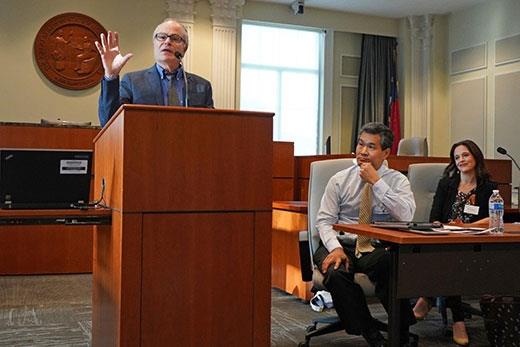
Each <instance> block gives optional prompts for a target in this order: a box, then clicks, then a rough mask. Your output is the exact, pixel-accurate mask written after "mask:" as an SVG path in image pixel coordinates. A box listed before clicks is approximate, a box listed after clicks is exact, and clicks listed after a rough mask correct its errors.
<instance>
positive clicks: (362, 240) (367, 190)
mask: <svg viewBox="0 0 520 347" xmlns="http://www.w3.org/2000/svg"><path fill="white" fill-rule="evenodd" d="M361 194H362V195H361V201H360V203H359V221H358V223H359V224H370V219H371V218H372V185H371V184H370V183H365V187H363V192H362V193H361ZM373 250H374V247H372V244H371V243H370V237H368V236H363V235H358V237H357V241H356V257H357V258H359V257H360V256H361V253H365V252H372V251H373Z"/></svg>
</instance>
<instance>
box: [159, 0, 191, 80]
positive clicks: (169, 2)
mask: <svg viewBox="0 0 520 347" xmlns="http://www.w3.org/2000/svg"><path fill="white" fill-rule="evenodd" d="M194 4H195V0H166V12H167V13H168V18H173V19H175V20H176V21H177V22H179V23H181V24H182V25H184V27H185V28H186V30H187V31H188V38H189V44H188V51H187V52H186V54H185V55H184V58H183V59H182V61H183V63H184V67H185V68H186V71H190V69H191V66H192V59H191V54H190V49H189V46H191V45H192V44H193V42H194V37H193V23H194V16H195V10H194Z"/></svg>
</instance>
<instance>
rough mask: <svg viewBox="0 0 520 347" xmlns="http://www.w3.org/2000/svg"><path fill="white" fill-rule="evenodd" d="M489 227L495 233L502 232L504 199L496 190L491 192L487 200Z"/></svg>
mask: <svg viewBox="0 0 520 347" xmlns="http://www.w3.org/2000/svg"><path fill="white" fill-rule="evenodd" d="M489 227H490V228H495V230H493V232H495V233H503V232H504V199H502V197H501V196H500V194H499V193H498V189H495V190H493V194H492V195H491V197H490V198H489Z"/></svg>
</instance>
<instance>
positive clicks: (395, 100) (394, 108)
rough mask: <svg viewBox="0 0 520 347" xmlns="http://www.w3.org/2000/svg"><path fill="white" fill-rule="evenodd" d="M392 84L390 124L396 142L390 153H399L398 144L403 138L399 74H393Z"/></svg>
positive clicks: (389, 104) (389, 105)
mask: <svg viewBox="0 0 520 347" xmlns="http://www.w3.org/2000/svg"><path fill="white" fill-rule="evenodd" d="M390 84H391V86H390V100H389V103H388V108H389V110H390V112H389V116H388V125H389V128H390V130H392V132H393V133H394V143H393V144H392V150H391V152H390V153H391V154H397V146H398V145H399V140H400V139H401V119H400V118H401V116H400V110H399V95H398V85H397V76H395V75H394V76H392V79H391V81H390Z"/></svg>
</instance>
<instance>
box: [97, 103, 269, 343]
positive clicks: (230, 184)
mask: <svg viewBox="0 0 520 347" xmlns="http://www.w3.org/2000/svg"><path fill="white" fill-rule="evenodd" d="M94 141H95V153H96V162H95V194H94V196H100V195H101V187H102V180H104V181H105V185H106V188H105V192H104V199H105V201H106V204H107V205H109V206H110V207H112V208H113V216H112V226H99V227H96V230H95V234H94V265H93V282H94V283H93V312H92V324H93V327H92V342H93V346H125V347H126V346H268V345H269V344H270V307H271V301H270V300H271V292H270V290H271V289H270V277H271V275H270V272H271V267H270V266H271V202H272V198H271V195H272V189H271V186H272V156H273V154H272V114H266V113H258V112H239V111H229V110H206V109H184V108H179V107H162V106H144V105H124V106H122V107H121V108H120V109H119V111H118V112H117V113H116V115H115V116H114V117H113V118H112V119H111V120H110V122H109V124H107V126H105V128H103V129H102V130H101V132H100V133H99V135H98V136H97V137H96V139H95V140H94Z"/></svg>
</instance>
